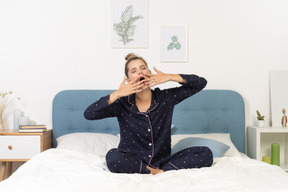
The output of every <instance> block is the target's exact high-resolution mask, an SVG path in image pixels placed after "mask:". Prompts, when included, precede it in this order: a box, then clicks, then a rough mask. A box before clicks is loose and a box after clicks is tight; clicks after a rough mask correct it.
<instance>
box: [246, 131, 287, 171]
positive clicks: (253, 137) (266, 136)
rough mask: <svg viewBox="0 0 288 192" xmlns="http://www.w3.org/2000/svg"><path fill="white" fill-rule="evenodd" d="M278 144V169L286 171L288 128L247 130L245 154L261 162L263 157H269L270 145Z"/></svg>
mask: <svg viewBox="0 0 288 192" xmlns="http://www.w3.org/2000/svg"><path fill="white" fill-rule="evenodd" d="M272 143H279V144H280V167H281V168H282V169H284V170H285V171H288V128H282V127H264V128H260V127H256V126H248V128H247V144H248V146H247V154H248V156H249V157H250V158H253V159H257V160H259V161H262V157H263V156H270V157H271V144H272Z"/></svg>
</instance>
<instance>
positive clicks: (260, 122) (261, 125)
mask: <svg viewBox="0 0 288 192" xmlns="http://www.w3.org/2000/svg"><path fill="white" fill-rule="evenodd" d="M257 126H258V127H265V120H257Z"/></svg>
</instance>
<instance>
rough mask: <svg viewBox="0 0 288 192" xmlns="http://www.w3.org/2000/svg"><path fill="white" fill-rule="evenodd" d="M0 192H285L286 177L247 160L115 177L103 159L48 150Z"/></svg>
mask: <svg viewBox="0 0 288 192" xmlns="http://www.w3.org/2000/svg"><path fill="white" fill-rule="evenodd" d="M0 191H1V192H20V191H21V192H28V191H29V192H46V191H47V192H66V191H67V192H92V191H93V192H98V191H99V192H100V191H101V192H106V191H111V192H116V191H123V192H130V191H131V192H132V191H133V192H142V191H143V192H144V191H145V192H154V191H159V192H160V191H164V192H170V191H173V192H177V191H179V192H185V191H187V192H188V191H189V192H192V191H195V192H202V191H203V192H209V191H213V192H218V191H219V192H226V191H229V192H230V191H231V192H237V191H241V192H245V191H251V192H257V191H259V192H260V191H261V192H266V191H267V192H272V191H276V192H282V191H283V192H287V191H288V174H287V173H286V172H284V171H283V170H282V169H280V168H279V167H277V166H273V165H268V164H266V163H263V162H259V161H256V160H252V159H250V158H247V157H245V158H244V157H222V158H217V159H215V160H214V164H213V166H212V167H209V168H201V169H187V170H179V171H167V172H165V173H162V174H159V175H149V174H146V175H145V174H115V173H110V172H109V171H107V167H106V165H105V161H104V158H103V157H99V156H97V155H94V154H89V153H80V152H76V151H71V150H65V149H49V150H47V151H45V152H43V153H41V154H39V155H37V156H35V157H34V158H33V159H31V160H30V161H28V162H27V163H25V164H24V165H22V166H21V167H20V168H19V169H18V170H17V171H16V172H15V173H14V174H13V175H12V176H11V177H10V178H9V179H6V180H4V181H2V182H0Z"/></svg>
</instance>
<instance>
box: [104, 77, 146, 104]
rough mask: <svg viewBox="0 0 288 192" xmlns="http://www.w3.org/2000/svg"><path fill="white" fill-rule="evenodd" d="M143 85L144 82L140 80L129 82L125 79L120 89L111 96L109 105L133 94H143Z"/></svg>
mask: <svg viewBox="0 0 288 192" xmlns="http://www.w3.org/2000/svg"><path fill="white" fill-rule="evenodd" d="M143 85H144V83H143V81H138V79H136V80H134V81H127V77H124V79H123V81H122V82H121V84H120V87H119V89H118V90H117V91H115V92H113V93H111V94H110V98H109V101H108V103H109V105H110V104H111V103H113V102H114V101H116V100H117V99H118V98H120V97H125V96H128V95H131V94H133V93H137V92H141V91H142V89H141V88H142V87H143Z"/></svg>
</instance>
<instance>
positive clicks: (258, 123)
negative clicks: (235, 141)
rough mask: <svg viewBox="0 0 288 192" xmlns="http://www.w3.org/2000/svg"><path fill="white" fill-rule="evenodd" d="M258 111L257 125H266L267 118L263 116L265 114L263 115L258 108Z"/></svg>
mask: <svg viewBox="0 0 288 192" xmlns="http://www.w3.org/2000/svg"><path fill="white" fill-rule="evenodd" d="M256 113H257V120H258V121H257V126H258V127H264V125H265V120H264V118H265V116H263V115H261V113H260V112H259V111H258V110H256Z"/></svg>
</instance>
